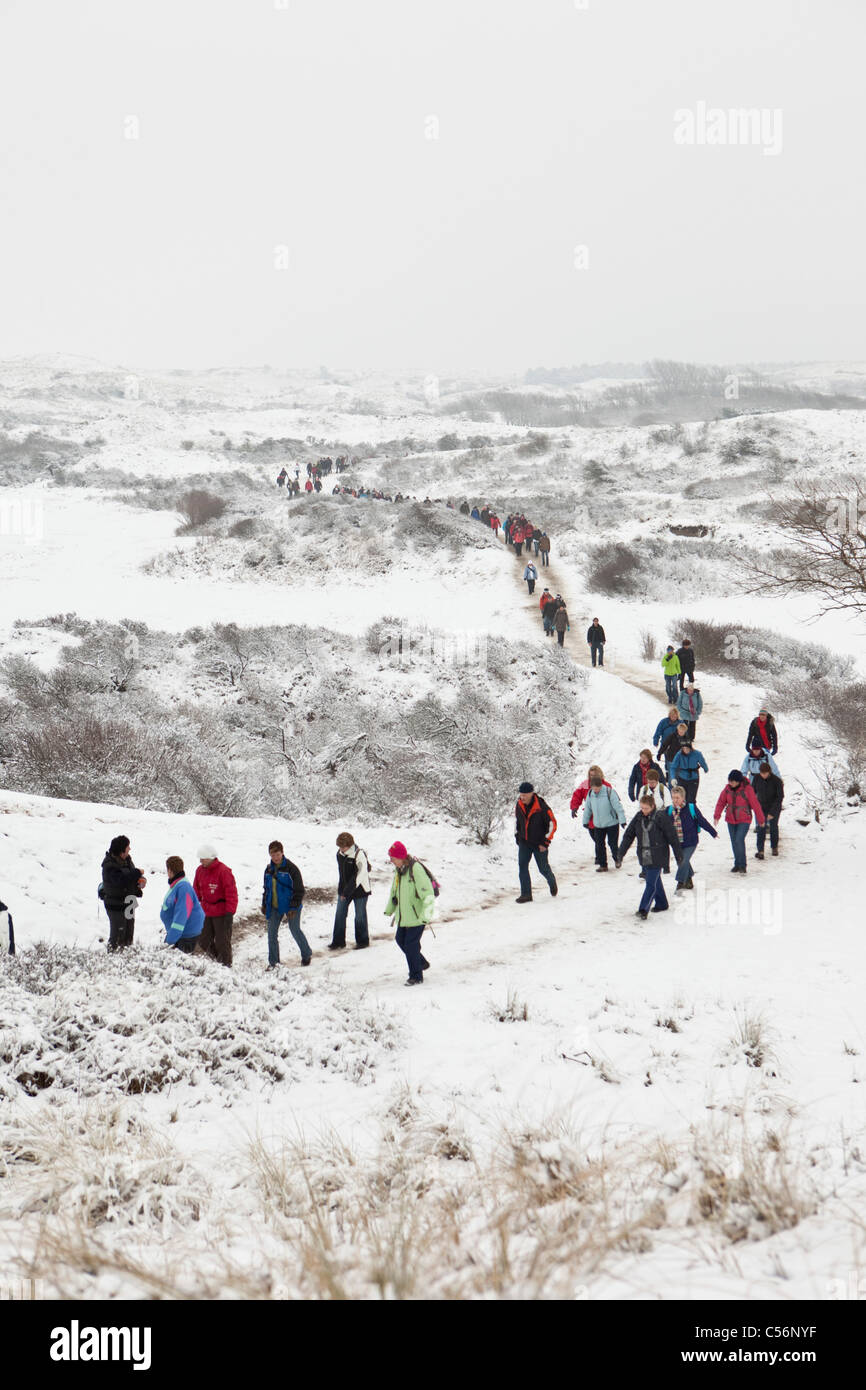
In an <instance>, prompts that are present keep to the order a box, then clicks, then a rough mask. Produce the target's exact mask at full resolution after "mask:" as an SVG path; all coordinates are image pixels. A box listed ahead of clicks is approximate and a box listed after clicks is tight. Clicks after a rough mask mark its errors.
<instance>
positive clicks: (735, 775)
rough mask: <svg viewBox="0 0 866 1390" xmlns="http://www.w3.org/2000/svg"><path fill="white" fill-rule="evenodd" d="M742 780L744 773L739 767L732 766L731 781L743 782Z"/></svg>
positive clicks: (729, 779)
mask: <svg viewBox="0 0 866 1390" xmlns="http://www.w3.org/2000/svg"><path fill="white" fill-rule="evenodd" d="M742 780H743V774H742V772H741V771H740V769H739V768H738V767H734V768H732V769H731V771H730V772H729V773H728V781H729V782H742Z"/></svg>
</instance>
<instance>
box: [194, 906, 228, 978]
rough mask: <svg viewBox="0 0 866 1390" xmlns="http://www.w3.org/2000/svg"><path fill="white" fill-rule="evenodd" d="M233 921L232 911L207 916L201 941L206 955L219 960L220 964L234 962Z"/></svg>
mask: <svg viewBox="0 0 866 1390" xmlns="http://www.w3.org/2000/svg"><path fill="white" fill-rule="evenodd" d="M232 921H233V917H232V914H231V913H230V912H227V913H225V914H224V915H223V916H222V917H205V919H204V926H203V927H202V929H201V935H200V937H199V941H200V942H201V949H202V950H203V951H204V953H205V955H206V956H211V957H212V959H213V960H218V961H219V963H220V965H229V966H230V965H231V963H232Z"/></svg>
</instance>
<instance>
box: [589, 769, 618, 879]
mask: <svg viewBox="0 0 866 1390" xmlns="http://www.w3.org/2000/svg"><path fill="white" fill-rule="evenodd" d="M590 821H592V838H593V840H594V841H595V871H596V873H597V874H606V873H607V868H608V866H607V846H608V845H609V846H610V853H611V858H612V859H613V860H616V852H617V849H618V847H619V831H620V826H623V825H625V811H624V810H623V808H622V802H621V801H620V799H619V797H618V796H617V794H616V792H615V791H614V790H613V787H606V786H605V784H604V781H603V779H602V778H601V777H600V776H599V774H598V773H595V774H594V776H593V777H592V779H591V781H590V786H589V795H588V796H587V798H586V804H585V806H584V808H583V823H584V825H585V826H589V823H590Z"/></svg>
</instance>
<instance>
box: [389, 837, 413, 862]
mask: <svg viewBox="0 0 866 1390" xmlns="http://www.w3.org/2000/svg"><path fill="white" fill-rule="evenodd" d="M388 858H389V859H408V858H409V851H408V849H407V848H406V846H405V845H404V844H403V843H402V842H401V841H400V840H395V841H394V843H393V845H392V846H391V848H390V849H389V850H388Z"/></svg>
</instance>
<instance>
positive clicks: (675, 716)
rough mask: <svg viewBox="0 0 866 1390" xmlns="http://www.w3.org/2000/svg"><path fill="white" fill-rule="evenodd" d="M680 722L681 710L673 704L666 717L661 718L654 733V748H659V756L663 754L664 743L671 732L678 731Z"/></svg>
mask: <svg viewBox="0 0 866 1390" xmlns="http://www.w3.org/2000/svg"><path fill="white" fill-rule="evenodd" d="M679 722H680V712H679V710H678V709H677V707H676V705H671V707H670V709H669V710H668V712H667V714H666V715H665V716H664V718H663V719H660V720H659V722H658V724H657V725H656V731H655V733H654V734H653V748H658V750H659V756H661V747H662V744H663V743H664V741H665V739H666V738H668V736H669V735H670V734H673V733H676V727H677V725H678V724H679Z"/></svg>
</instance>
